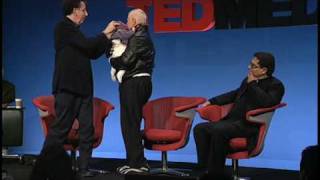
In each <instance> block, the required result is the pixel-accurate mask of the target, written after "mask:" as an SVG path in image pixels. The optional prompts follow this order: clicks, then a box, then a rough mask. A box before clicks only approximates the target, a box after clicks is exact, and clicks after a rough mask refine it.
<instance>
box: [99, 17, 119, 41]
mask: <svg viewBox="0 0 320 180" xmlns="http://www.w3.org/2000/svg"><path fill="white" fill-rule="evenodd" d="M119 25H120V23H119V22H117V21H111V22H110V23H109V24H108V26H107V27H106V28H105V29H104V30H103V33H104V34H105V35H106V36H107V38H109V39H110V38H111V35H112V33H113V31H115V30H116V29H117V26H119Z"/></svg>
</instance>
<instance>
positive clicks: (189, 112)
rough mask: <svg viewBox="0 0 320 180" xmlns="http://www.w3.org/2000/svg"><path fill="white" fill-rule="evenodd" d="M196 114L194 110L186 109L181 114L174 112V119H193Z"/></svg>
mask: <svg viewBox="0 0 320 180" xmlns="http://www.w3.org/2000/svg"><path fill="white" fill-rule="evenodd" d="M195 114H196V110H195V109H188V110H185V111H182V112H176V117H180V118H183V119H184V118H187V119H193V118H194V116H195Z"/></svg>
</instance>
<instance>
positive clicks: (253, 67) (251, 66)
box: [248, 63, 260, 69]
mask: <svg viewBox="0 0 320 180" xmlns="http://www.w3.org/2000/svg"><path fill="white" fill-rule="evenodd" d="M248 68H250V69H258V68H260V67H259V66H257V65H255V64H253V63H250V64H249V65H248Z"/></svg>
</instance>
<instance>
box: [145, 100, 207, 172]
mask: <svg viewBox="0 0 320 180" xmlns="http://www.w3.org/2000/svg"><path fill="white" fill-rule="evenodd" d="M204 102H205V98H201V97H164V98H160V99H155V100H152V101H149V102H148V103H147V104H146V105H145V106H144V108H143V118H144V130H143V131H142V132H143V139H144V146H145V148H146V149H149V150H153V151H161V152H162V156H161V157H162V158H161V159H162V168H161V169H152V170H151V171H150V172H151V173H152V174H158V173H160V174H173V175H179V176H187V175H188V174H186V173H183V172H179V171H176V170H173V169H169V168H168V165H167V164H168V162H167V151H170V150H173V151H175V150H178V149H180V148H183V147H184V146H185V145H186V144H187V143H188V140H189V133H190V129H191V126H192V122H193V119H194V116H195V108H197V107H198V105H199V104H202V103H204Z"/></svg>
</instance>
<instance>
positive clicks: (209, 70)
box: [2, 0, 318, 170]
mask: <svg viewBox="0 0 320 180" xmlns="http://www.w3.org/2000/svg"><path fill="white" fill-rule="evenodd" d="M310 2H311V4H312V5H311V7H310V8H311V10H312V9H314V5H315V4H316V3H315V2H316V0H313V1H310ZM3 10H4V11H3V15H4V16H3V18H2V20H3V35H2V36H3V41H2V44H3V49H2V51H3V54H2V59H3V62H2V64H3V65H4V69H5V76H4V79H7V80H9V81H11V82H13V83H14V84H15V85H16V96H17V97H18V98H22V99H23V100H24V105H25V107H26V109H25V119H24V139H23V140H24V143H23V146H22V147H16V148H13V149H11V150H12V151H14V152H18V153H27V154H38V153H39V151H40V149H41V146H42V143H43V141H44V137H43V132H42V129H41V126H40V119H39V116H38V112H37V110H36V108H35V107H34V106H33V105H32V102H31V101H32V99H33V98H34V97H37V96H40V95H49V94H51V80H52V74H53V65H54V49H53V28H54V25H55V23H56V22H57V21H59V20H60V19H61V18H62V11H61V7H60V0H59V1H58V0H51V1H43V0H29V1H19V0H10V1H9V0H5V1H3ZM128 11H129V8H127V7H126V4H125V2H124V1H111V0H95V1H90V2H89V17H88V18H87V21H86V22H85V23H84V24H83V25H82V27H81V28H82V30H83V32H85V34H86V35H88V36H93V35H95V34H97V33H99V32H101V31H102V30H103V29H104V27H105V26H106V24H107V23H108V22H109V21H111V20H121V21H124V22H125V21H126V16H127V12H128ZM150 12H151V17H150V19H151V21H150V26H151V28H150V30H151V35H152V38H153V40H154V44H155V47H156V50H157V56H156V67H155V70H154V75H153V83H154V84H153V87H154V88H153V89H154V90H153V94H152V97H151V99H154V98H159V97H164V96H203V97H206V98H210V97H212V96H215V95H218V94H220V93H223V92H226V91H229V90H232V89H235V88H237V87H238V86H239V83H240V82H241V80H242V79H243V78H244V77H245V76H246V74H247V66H248V64H249V62H250V60H251V58H252V55H253V53H254V52H256V51H270V52H272V53H274V55H275V57H276V63H277V64H276V71H275V74H274V75H275V76H277V77H278V78H279V79H281V80H282V81H283V83H284V84H285V87H286V93H285V96H284V98H283V101H284V102H287V103H288V106H287V107H285V108H283V109H281V110H279V111H277V112H276V114H275V116H274V119H273V120H274V121H273V122H272V125H271V127H270V130H269V134H268V136H267V140H266V144H265V149H264V151H263V153H262V154H261V155H260V156H258V157H257V158H254V159H251V160H245V161H242V162H241V165H243V166H253V167H269V168H279V169H295V170H297V169H298V168H299V162H300V153H301V151H302V150H303V149H304V148H305V147H306V146H309V145H313V144H316V143H317V138H316V134H317V106H318V105H317V83H318V81H317V28H318V26H317V25H308V26H292V27H274V28H250V29H235V30H215V29H211V30H209V31H207V32H194V33H153V21H152V14H153V12H152V9H151V11H150ZM92 67H93V74H94V87H95V90H94V94H95V96H97V97H100V98H102V99H105V100H107V101H109V102H111V103H112V104H114V105H115V107H116V109H115V110H114V111H113V112H111V114H110V115H109V117H108V118H107V119H106V122H105V132H104V138H103V142H102V144H101V146H100V147H98V148H97V149H95V150H94V156H99V157H106V158H124V157H125V151H124V145H123V141H122V137H121V132H120V123H119V100H118V96H119V94H118V85H117V84H116V83H115V82H112V81H111V79H110V76H109V70H110V65H109V64H108V62H107V59H106V58H105V57H100V58H99V59H98V60H97V61H92ZM202 121H203V120H201V119H200V118H199V116H196V119H195V121H194V125H195V124H197V123H200V122H202ZM146 156H147V158H148V159H158V160H159V159H160V153H158V152H156V153H154V152H151V151H146ZM169 159H170V160H171V161H183V162H196V149H195V143H194V140H193V135H192V134H191V138H190V141H189V144H188V145H187V146H186V147H185V148H183V149H181V150H179V151H176V152H172V153H171V152H170V153H169ZM228 163H229V162H228Z"/></svg>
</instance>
